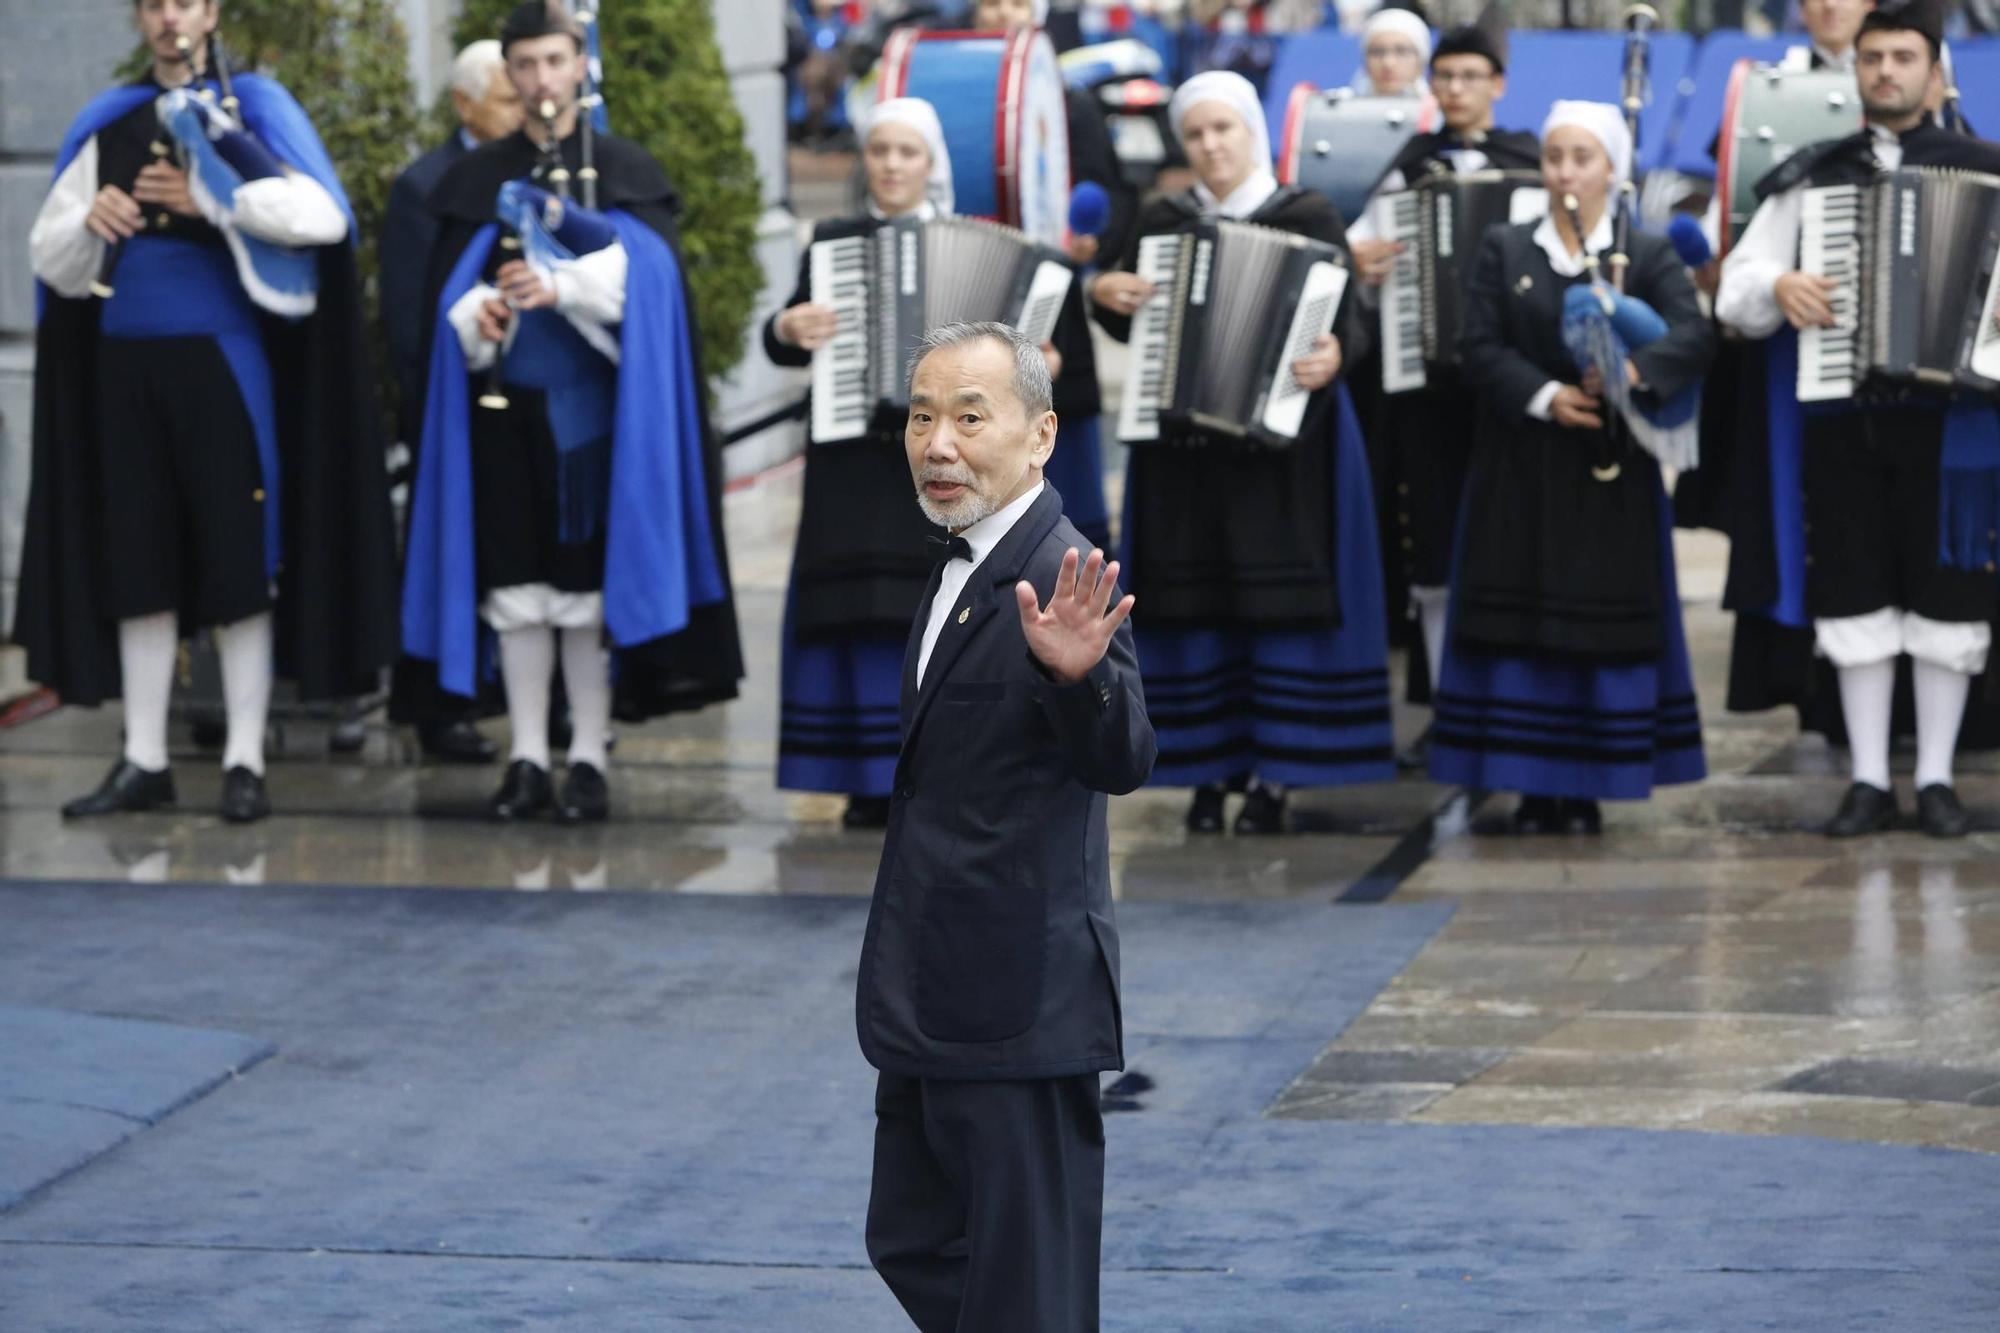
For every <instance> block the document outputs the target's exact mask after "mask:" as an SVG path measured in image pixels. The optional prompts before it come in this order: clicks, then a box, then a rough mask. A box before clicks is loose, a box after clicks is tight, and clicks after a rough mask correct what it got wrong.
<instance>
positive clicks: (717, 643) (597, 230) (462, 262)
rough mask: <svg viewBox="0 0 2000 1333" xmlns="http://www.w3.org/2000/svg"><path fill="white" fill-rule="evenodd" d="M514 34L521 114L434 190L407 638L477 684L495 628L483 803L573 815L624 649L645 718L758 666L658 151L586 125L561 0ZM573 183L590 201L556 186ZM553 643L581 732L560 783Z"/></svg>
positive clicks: (460, 686)
mask: <svg viewBox="0 0 2000 1333" xmlns="http://www.w3.org/2000/svg"><path fill="white" fill-rule="evenodd" d="M500 41H501V46H502V50H503V54H504V55H505V57H506V61H507V73H508V77H509V78H511V79H512V80H513V82H514V86H515V87H516V89H518V90H519V92H520V93H521V97H522V100H523V102H524V103H525V104H526V106H527V108H528V111H529V115H528V117H527V120H526V123H525V125H524V127H523V129H522V130H521V131H519V132H517V133H515V134H512V135H510V136H508V137H507V138H505V139H501V140H499V141H498V142H495V143H491V144H487V145H485V146H483V147H481V148H479V149H477V150H475V151H474V152H472V153H470V154H468V155H467V156H465V157H464V158H462V159H461V160H460V161H459V162H458V163H457V164H456V165H454V166H453V167H452V168H451V170H450V171H449V172H447V173H446V175H445V177H444V178H443V179H442V180H441V181H439V182H438V186H437V188H436V190H435V191H434V192H433V193H432V195H431V198H430V207H431V211H432V212H434V213H436V214H437V215H438V216H439V219H440V228H441V230H440V234H439V239H438V248H437V251H436V253H435V254H434V255H433V256H432V262H431V269H430V290H431V291H432V292H433V293H435V297H434V299H432V300H431V301H429V302H428V308H429V309H431V310H432V311H434V312H435V324H434V327H433V330H432V333H431V348H430V356H429V375H428V383H427V389H426V400H425V411H424V429H423V441H422V446H421V448H420V450H419V453H418V471H417V480H416V486H415V489H414V493H413V496H412V508H411V518H410V539H409V553H408V562H407V569H406V573H405V578H404V590H403V635H404V646H405V650H406V651H407V652H408V653H409V654H410V655H411V656H412V657H415V658H418V659H420V660H424V661H429V662H434V663H435V664H436V667H437V672H438V681H439V684H440V686H441V687H442V688H444V689H445V690H446V691H448V692H450V693H453V694H457V695H461V696H467V697H470V696H472V695H473V694H474V693H475V691H476V690H477V689H478V686H479V682H480V679H481V677H482V676H483V674H484V671H485V668H486V665H487V662H488V661H489V655H488V652H487V645H488V644H489V643H491V642H493V641H495V640H497V647H498V651H497V656H498V660H499V672H500V678H501V682H502V685H503V687H504V689H505V692H506V695H507V712H508V720H509V723H510V724H511V728H512V732H513V758H512V762H511V764H510V765H509V767H508V770H507V775H506V778H505V780H504V781H503V783H502V784H501V787H500V790H499V791H498V792H497V793H496V794H495V795H494V796H493V798H492V800H491V801H490V803H489V813H490V814H491V815H492V816H493V817H494V818H497V819H501V820H512V819H520V818H525V817H529V816H533V815H537V814H540V813H543V812H547V811H550V810H553V811H554V812H555V814H556V815H557V817H558V818H560V819H562V820H564V821H566V822H581V821H588V820H598V819H603V818H604V817H605V815H606V814H607V813H608V811H609V808H610V794H609V787H608V784H607V782H606V778H605V748H606V747H605V738H606V732H607V729H608V727H609V724H610V718H611V714H612V711H613V661H612V658H613V657H615V659H616V668H617V671H616V688H617V699H616V703H617V711H618V715H619V716H620V717H622V718H627V719H631V720H638V719H642V718H645V717H649V716H654V715H657V714H660V713H664V712H669V711H674V710H679V709H687V708H698V707H701V706H702V705H704V704H707V703H710V702H713V701H715V700H718V699H725V698H729V697H732V696H733V695H734V694H735V691H736V682H737V680H738V679H740V678H741V676H742V659H741V653H740V650H739V648H738V645H737V639H736V620H735V610H734V606H733V603H732V602H731V599H730V593H729V578H728V568H727V563H726V559H725V556H724V553H723V548H722V527H721V509H720V490H719V476H720V457H719V449H718V446H717V445H716V443H715V441H714V439H713V436H712V434H711V433H710V431H709V430H708V423H707V419H706V410H705V405H704V402H703V386H702V380H701V375H700V369H699V365H700V360H699V355H698V343H697V339H696V334H695V329H694V322H693V318H692V312H691V302H690V300H689V298H688V295H687V291H686V288H685V284H684V282H683V277H682V267H681V263H680V260H679V258H678V256H677V254H676V252H675V241H676V231H675V215H676V211H677V208H678V200H677V198H676V196H675V194H674V191H673V187H672V186H671V185H670V184H669V183H668V181H667V178H666V176H665V174H664V173H663V172H662V171H661V170H660V167H659V165H658V164H657V163H656V162H654V161H653V159H652V158H651V157H650V156H649V155H647V153H646V152H645V151H644V150H643V149H641V148H640V147H638V146H637V145H636V144H633V143H630V142H628V141H626V140H623V139H619V138H617V137H615V136H612V135H608V134H592V133H591V131H590V128H589V126H588V124H587V122H583V121H582V119H581V117H580V116H579V106H578V97H579V85H580V83H581V81H582V79H583V78H584V75H585V72H586V71H585V63H584V58H583V39H582V37H581V34H580V31H579V29H578V27H577V26H576V24H575V22H574V20H572V19H571V18H570V16H569V14H568V12H567V11H566V10H564V9H563V8H562V7H561V6H560V5H558V4H553V3H551V4H546V5H545V4H543V3H541V2H540V0H531V2H530V3H528V4H524V5H522V6H521V7H520V8H518V9H516V10H515V11H514V12H513V13H512V14H511V15H510V16H509V17H508V19H507V22H506V26H505V27H504V28H503V29H502V30H501V35H500ZM586 144H589V145H590V146H592V148H593V150H594V151H593V153H592V157H591V160H590V161H585V160H584V149H585V146H586ZM572 183H574V184H575V185H576V186H577V187H578V193H579V194H581V195H582V198H581V199H572V198H566V197H565V196H566V195H567V194H568V193H569V189H570V186H571V184H572ZM593 195H594V198H593V197H592V196H593ZM489 631H490V634H491V636H492V637H491V638H489V637H488V632H489ZM558 637H559V638H560V640H561V654H560V655H561V661H562V671H563V682H564V685H565V686H566V687H567V690H568V693H569V699H570V707H571V711H572V716H573V720H574V725H573V732H572V735H573V739H572V742H571V745H570V749H569V756H568V758H569V769H568V773H567V775H566V777H565V779H564V782H563V784H562V790H561V792H560V794H559V795H558V793H557V792H556V791H555V788H554V783H553V780H552V779H551V777H550V772H549V769H550V756H549V744H548V710H549V696H550V689H551V686H552V683H553V680H554V674H555V669H556V659H557V647H556V644H557V639H558ZM607 641H608V643H609V646H610V648H611V649H612V655H611V656H607V654H606V651H605V647H606V644H607Z"/></svg>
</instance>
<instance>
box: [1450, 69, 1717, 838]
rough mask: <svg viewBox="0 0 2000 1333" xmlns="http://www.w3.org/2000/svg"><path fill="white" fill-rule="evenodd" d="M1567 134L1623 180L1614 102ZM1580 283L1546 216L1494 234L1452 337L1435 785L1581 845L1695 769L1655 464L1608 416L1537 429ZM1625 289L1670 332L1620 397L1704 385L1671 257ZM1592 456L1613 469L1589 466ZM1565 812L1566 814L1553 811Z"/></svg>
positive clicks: (1600, 246)
mask: <svg viewBox="0 0 2000 1333" xmlns="http://www.w3.org/2000/svg"><path fill="white" fill-rule="evenodd" d="M1563 125H1579V126H1581V127H1583V128H1584V129H1586V130H1588V131H1589V132H1590V133H1592V134H1593V135H1594V136H1595V137H1596V138H1597V139H1598V141H1599V142H1600V143H1602V144H1603V145H1604V148H1605V151H1606V153H1607V154H1608V155H1609V156H1610V157H1611V159H1612V161H1613V162H1614V164H1616V168H1617V172H1618V176H1619V179H1622V178H1623V175H1624V173H1625V172H1626V171H1629V169H1630V164H1631V142H1630V139H1629V137H1628V136H1627V135H1626V133H1625V126H1624V121H1623V119H1622V117H1621V116H1620V115H1619V113H1618V111H1617V109H1616V108H1613V107H1609V106H1605V105H1602V104H1599V103H1575V102H1558V103H1557V104H1556V106H1555V108H1554V109H1553V110H1552V111H1551V113H1550V116H1549V119H1548V122H1547V123H1546V124H1545V125H1544V126H1543V131H1542V133H1543V137H1544V139H1546V138H1547V135H1548V133H1549V132H1550V131H1551V130H1553V129H1555V128H1557V127H1559V126H1563ZM1615 195H1616V183H1615V182H1614V186H1613V189H1612V191H1611V195H1610V197H1615ZM1611 240H1612V225H1611V220H1610V216H1609V214H1608V212H1607V214H1606V215H1605V216H1604V217H1602V218H1600V219H1599V221H1598V223H1597V224H1596V226H1595V227H1593V228H1592V230H1591V233H1590V235H1589V236H1587V237H1585V238H1584V240H1583V243H1584V247H1585V249H1586V250H1587V251H1589V252H1591V253H1601V252H1603V251H1605V250H1607V249H1608V248H1609V247H1610V245H1611ZM1585 274H1586V266H1585V264H1584V261H1583V259H1582V257H1581V256H1573V255H1571V254H1570V253H1569V252H1568V250H1567V248H1566V247H1565V245H1564V243H1563V240H1562V238H1561V235H1560V233H1558V231H1557V229H1556V224H1555V221H1554V219H1553V218H1545V219H1544V220H1543V221H1541V222H1539V223H1522V224H1517V225H1513V226H1505V227H1493V228H1490V229H1489V230H1488V231H1487V233H1486V235H1485V238H1484V239H1483V241H1482V242H1481V245H1480V250H1479V257H1478V260H1477V262H1476V264H1475V267H1474V269H1473V273H1472V278H1471V281H1470V283H1469V285H1468V288H1467V297H1466V307H1465V324H1464V328H1463V330H1462V333H1461V337H1460V342H1459V349H1460V354H1461V356H1462V357H1463V359H1464V363H1465V380H1466V383H1467V385H1468V386H1469V387H1470V388H1471V389H1472V390H1473V391H1474V392H1475V393H1476V394H1477V395H1478V407H1477V424H1476V426H1475V432H1476V433H1475V442H1474V445H1473V457H1472V466H1471V470H1470V473H1469V474H1468V477H1467V482H1466V493H1465V502H1464V512H1463V517H1462V519H1461V527H1460V533H1459V541H1458V549H1457V554H1456V561H1455V565H1454V575H1453V581H1452V591H1451V616H1450V625H1449V635H1448V638H1447V646H1446V650H1445V660H1444V669H1443V672H1442V676H1441V680H1440V683H1439V690H1438V696H1437V700H1436V722H1435V724H1434V728H1433V732H1432V738H1431V746H1430V772H1431V776H1432V777H1434V778H1436V779H1438V780H1439V781H1442V782H1451V783H1456V784H1460V785H1463V786H1468V787H1475V788H1479V789H1483V790H1512V791H1518V792H1521V793H1523V794H1524V803H1523V807H1522V810H1521V811H1520V812H1519V819H1518V820H1517V823H1518V825H1519V826H1520V827H1521V828H1522V829H1523V831H1553V829H1555V828H1570V829H1573V830H1575V831H1590V832H1594V831H1596V829H1597V827H1598V826H1599V825H1598V820H1599V818H1600V816H1599V814H1598V812H1597V807H1596V804H1595V803H1596V802H1597V801H1598V800H1599V799H1603V798H1609V799H1619V800H1639V799H1644V798H1645V797H1646V796H1648V795H1649V794H1650V793H1651V791H1652V788H1653V787H1654V785H1655V784H1659V783H1674V782H1693V781H1696V780H1698V779H1700V778H1701V777H1702V776H1703V774H1704V764H1703V759H1702V750H1701V724H1700V720H1699V716H1698V712H1697V709H1696V704H1695V694H1694V680H1693V674H1692V672H1691V670H1690V667H1689V662H1688V653H1687V644H1686V641H1685V638H1684V635H1683V633H1682V628H1681V619H1680V600H1679V596H1678V592H1677V589H1676V585H1675V578H1674V562H1673V552H1672V543H1671V538H1672V531H1671V514H1670V512H1669V508H1668V504H1667V497H1666V493H1665V490H1664V487H1663V486H1662V484H1661V480H1660V472H1659V468H1658V467H1657V466H1656V465H1655V464H1654V462H1653V460H1652V458H1651V457H1649V456H1648V455H1646V454H1644V453H1641V452H1640V451H1638V450H1637V449H1635V448H1633V447H1632V446H1631V445H1630V444H1629V443H1626V442H1625V441H1626V439H1627V434H1626V432H1627V426H1626V424H1625V423H1624V422H1622V421H1619V420H1616V419H1613V420H1608V421H1607V422H1606V427H1607V428H1609V429H1611V430H1613V431H1614V432H1615V433H1614V434H1612V435H1611V436H1610V437H1609V438H1607V436H1606V431H1605V430H1602V429H1600V430H1579V429H1567V428H1564V427H1561V426H1558V425H1557V424H1555V422H1554V420H1553V418H1552V416H1551V410H1550V404H1551V402H1552V401H1553V400H1554V398H1555V395H1556V393H1557V392H1558V390H1559V389H1560V388H1561V386H1562V385H1564V384H1574V383H1576V382H1577V381H1578V379H1579V375H1578V371H1577V364H1576V361H1575V359H1574V357H1573V356H1572V354H1571V352H1570V351H1569V350H1568V348H1567V346H1566V345H1565V342H1564V338H1563V313H1564V298H1565V294H1566V292H1567V291H1568V289H1569V288H1570V287H1571V286H1573V285H1575V284H1577V283H1579V282H1581V281H1584V280H1585ZM1625 291H1626V294H1627V295H1628V296H1631V297H1635V298H1637V299H1638V300H1640V301H1643V302H1645V303H1646V304H1647V305H1648V306H1650V307H1651V308H1652V309H1653V310H1654V311H1656V312H1657V313H1658V315H1659V316H1660V317H1661V318H1662V319H1663V320H1664V321H1665V323H1666V325H1667V330H1668V331H1667V333H1666V334H1665V336H1663V337H1661V338H1659V339H1658V340H1657V341H1655V342H1653V343H1651V344H1649V345H1647V346H1644V347H1640V348H1637V349H1636V350H1633V351H1632V352H1631V356H1630V359H1631V361H1632V364H1633V365H1634V366H1635V367H1636V368H1637V370H1638V372H1639V376H1640V382H1641V388H1640V389H1638V390H1635V395H1636V396H1637V397H1638V398H1639V399H1640V400H1642V401H1644V400H1652V401H1659V400H1665V399H1668V398H1672V397H1674V396H1675V395H1676V394H1678V393H1679V392H1680V391H1681V390H1682V389H1683V388H1684V387H1686V386H1688V385H1691V384H1694V383H1697V382H1699V380H1700V377H1701V375H1702V373H1703V371H1705V370H1706V369H1707V365H1708V361H1709V357H1710V355H1711V351H1712V337H1711V334H1710V332H1709V328H1708V323H1707V320H1706V319H1705V318H1704V317H1703V315H1702V311H1701V307H1700V304H1699V302H1698V300H1697V298H1696V295H1695V290H1694V285H1693V283H1692V282H1691V281H1690V280H1689V278H1688V275H1687V270H1686V269H1685V267H1683V266H1682V264H1681V262H1680V260H1679V258H1678V257H1677V256H1676V255H1675V253H1674V250H1673V248H1672V246H1671V245H1669V244H1668V243H1667V242H1666V241H1665V240H1664V239H1661V238H1659V237H1654V236H1647V235H1644V234H1637V235H1634V236H1633V237H1632V241H1631V266H1630V268H1629V269H1628V270H1627V274H1626V283H1625ZM1603 410H1604V411H1605V412H1606V413H1610V412H1611V411H1612V410H1613V409H1612V407H1611V406H1610V405H1609V404H1608V402H1607V405H1606V407H1605V408H1604V409H1603ZM1606 455H1609V456H1610V457H1612V458H1613V459H1615V461H1616V462H1617V464H1618V466H1617V470H1616V473H1615V475H1612V476H1606V475H1605V474H1606V473H1608V472H1610V471H1611V469H1609V468H1608V467H1604V466H1597V467H1594V466H1593V465H1594V464H1600V462H1601V459H1602V458H1603V457H1605V456H1606ZM1565 800H1566V801H1569V802H1573V803H1574V804H1573V805H1571V806H1558V805H1556V804H1555V803H1556V802H1559V801H1565ZM1558 811H1561V812H1562V813H1557V812H1558Z"/></svg>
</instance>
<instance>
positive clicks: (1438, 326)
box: [1374, 171, 1549, 393]
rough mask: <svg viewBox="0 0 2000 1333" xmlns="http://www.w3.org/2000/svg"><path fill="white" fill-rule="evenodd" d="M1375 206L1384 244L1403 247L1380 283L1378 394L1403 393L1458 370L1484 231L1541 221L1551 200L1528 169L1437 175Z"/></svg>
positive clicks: (1386, 198) (1380, 200) (1540, 179)
mask: <svg viewBox="0 0 2000 1333" xmlns="http://www.w3.org/2000/svg"><path fill="white" fill-rule="evenodd" d="M1374 207H1376V208H1377V209H1379V210H1381V211H1380V213H1379V214H1378V215H1377V224H1376V225H1377V228H1378V230H1379V231H1380V232H1381V234H1382V237H1383V239H1384V240H1391V241H1396V242H1399V243H1400V244H1401V245H1402V247H1403V248H1402V250H1401V252H1400V253H1398V254H1397V256H1396V259H1395V263H1394V265H1393V266H1392V267H1391V269H1390V271H1389V278H1388V281H1386V282H1384V283H1383V284H1382V391H1383V392H1384V393H1408V392H1410V391H1411V390H1413V389H1421V388H1423V387H1424V385H1425V384H1426V383H1428V382H1429V378H1430V375H1431V373H1432V372H1434V371H1439V370H1451V369H1456V368H1457V366H1458V330H1459V325H1460V323H1461V322H1462V321H1463V319H1464V311H1465V281H1466V278H1467V276H1468V275H1469V274H1470V273H1471V269H1472V264H1473V261H1474V260H1475V259H1476V258H1478V255H1479V238H1480V237H1481V236H1482V235H1484V234H1485V232H1486V229H1487V228H1488V227H1492V226H1496V225H1505V224H1509V223H1515V222H1532V221H1535V220H1537V219H1539V218H1540V217H1541V216H1542V215H1543V214H1545V213H1547V212H1548V210H1549V195H1548V191H1547V190H1545V189H1543V188H1542V178H1541V177H1540V176H1539V175H1537V174H1536V173H1534V172H1532V171H1471V172H1466V173H1464V174H1449V173H1443V172H1440V173H1437V174H1434V175H1430V176H1426V177H1425V178H1423V179H1422V180H1420V181H1418V182H1417V183H1416V184H1415V185H1414V186H1412V187H1411V188H1410V189H1407V190H1402V191H1398V192H1397V193H1395V194H1390V195H1384V196H1383V197H1382V198H1381V199H1379V200H1378V201H1377V202H1376V203H1375V205H1374Z"/></svg>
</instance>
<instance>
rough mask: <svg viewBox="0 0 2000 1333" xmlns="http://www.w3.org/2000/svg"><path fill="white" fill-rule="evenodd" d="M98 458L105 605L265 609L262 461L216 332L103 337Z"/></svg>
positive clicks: (120, 614)
mask: <svg viewBox="0 0 2000 1333" xmlns="http://www.w3.org/2000/svg"><path fill="white" fill-rule="evenodd" d="M97 346H98V352H97V384H98V397H97V440H96V447H97V458H98V469H97V472H98V476H99V478H100V485H101V491H100V496H99V500H100V503H101V505H102V510H101V513H102V515H103V520H104V532H103V538H102V540H103V542H104V545H105V551H106V559H105V577H106V583H107V586H106V587H105V589H104V602H105V609H106V610H107V611H109V612H110V614H111V615H112V616H113V617H114V618H115V619H118V620H129V619H131V618H132V617H135V616H147V615H153V614H155V613H157V612H160V611H178V612H179V613H180V617H181V620H182V621H183V622H184V623H187V624H192V625H227V624H232V623H234V622H235V621H238V620H242V619H243V618H244V617H246V616H253V615H256V614H257V613H258V612H260V611H266V610H269V609H270V606H271V589H270V578H269V576H268V574H267V573H266V572H265V567H264V506H265V505H266V504H276V503H277V502H278V501H277V497H276V496H268V497H267V496H266V495H265V493H264V469H263V464H262V463H261V462H259V460H258V457H257V433H256V428H255V427H254V426H252V425H251V422H250V413H249V410H248V409H247V408H245V407H244V405H243V391H242V390H241V389H240V388H239V387H237V383H236V376H235V374H234V373H232V372H231V371H230V369H229V362H228V361H227V360H226V359H225V358H224V356H223V354H222V349H221V347H219V346H217V344H216V341H215V339H213V338H206V337H185V338H104V339H101V340H100V341H99V342H98V345H97Z"/></svg>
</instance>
